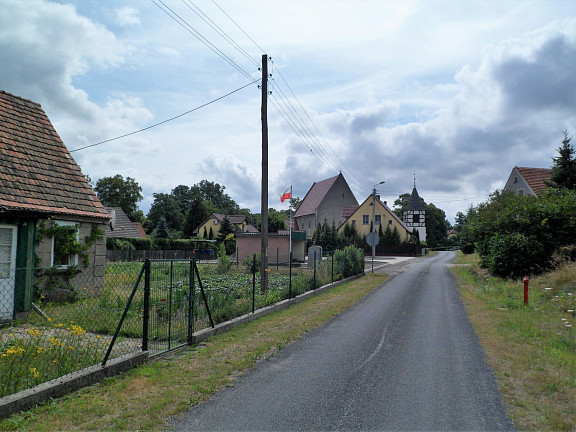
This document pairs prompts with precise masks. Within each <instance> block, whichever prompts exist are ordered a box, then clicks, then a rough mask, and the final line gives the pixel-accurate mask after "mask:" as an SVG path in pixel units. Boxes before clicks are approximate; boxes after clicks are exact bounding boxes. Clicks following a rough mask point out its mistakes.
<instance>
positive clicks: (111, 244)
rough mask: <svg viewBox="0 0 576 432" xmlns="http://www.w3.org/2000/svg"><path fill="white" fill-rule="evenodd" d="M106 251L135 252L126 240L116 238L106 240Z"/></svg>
mask: <svg viewBox="0 0 576 432" xmlns="http://www.w3.org/2000/svg"><path fill="white" fill-rule="evenodd" d="M106 249H108V250H136V248H135V247H134V245H133V244H132V243H131V242H129V241H126V240H123V239H120V238H116V237H108V238H107V239H106Z"/></svg>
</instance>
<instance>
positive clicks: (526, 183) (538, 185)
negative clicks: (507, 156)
mask: <svg viewBox="0 0 576 432" xmlns="http://www.w3.org/2000/svg"><path fill="white" fill-rule="evenodd" d="M551 177H552V170H551V169H549V168H527V167H518V166H516V167H514V168H512V172H511V173H510V176H509V177H508V181H507V182H506V185H505V186H504V190H507V191H512V192H514V193H515V194H516V195H521V196H522V195H523V196H535V197H540V196H541V195H542V192H544V191H545V190H546V189H547V188H548V186H547V185H546V182H548V181H550V178H551Z"/></svg>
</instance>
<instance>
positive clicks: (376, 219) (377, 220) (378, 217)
mask: <svg viewBox="0 0 576 432" xmlns="http://www.w3.org/2000/svg"><path fill="white" fill-rule="evenodd" d="M374 222H375V223H376V225H382V215H376V216H374Z"/></svg>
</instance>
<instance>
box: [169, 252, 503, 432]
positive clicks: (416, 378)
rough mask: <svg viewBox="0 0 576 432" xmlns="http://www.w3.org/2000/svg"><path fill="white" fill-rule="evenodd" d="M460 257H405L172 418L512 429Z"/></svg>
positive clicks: (221, 425) (182, 424)
mask: <svg viewBox="0 0 576 432" xmlns="http://www.w3.org/2000/svg"><path fill="white" fill-rule="evenodd" d="M452 257H453V254H452V253H451V252H444V253H440V254H438V255H437V256H435V257H431V258H425V259H421V260H417V261H414V263H413V264H412V265H406V263H405V264H404V267H403V270H404V272H403V273H400V274H398V275H397V276H395V277H394V278H393V279H392V280H390V281H388V282H387V283H386V284H384V285H383V286H382V287H380V288H379V289H378V290H376V291H375V292H373V293H372V294H370V295H369V296H367V297H366V298H365V299H363V300H362V301H361V302H360V303H358V304H357V305H355V306H354V307H352V308H350V309H348V310H347V311H345V312H344V313H343V314H341V315H340V316H338V317H337V318H335V319H334V320H332V321H330V322H329V323H327V324H325V325H323V326H321V327H320V328H318V329H317V330H315V331H313V332H311V333H309V334H308V335H306V336H305V337H304V338H303V339H301V340H299V341H297V342H295V343H293V344H291V345H289V346H288V347H287V348H285V349H283V350H281V351H280V352H279V353H278V354H276V355H275V356H273V357H271V358H270V359H268V360H265V361H262V362H259V363H258V364H257V365H256V367H254V368H253V369H251V370H250V371H249V372H248V373H247V374H246V375H244V376H243V377H242V378H240V379H239V380H238V381H237V383H236V384H235V386H234V387H230V388H227V389H226V390H223V391H222V392H220V393H218V394H217V395H216V396H215V397H214V398H213V399H212V400H211V401H209V402H207V403H205V404H202V405H199V406H196V407H193V408H192V409H190V410H189V411H187V412H186V413H185V414H184V415H183V416H181V417H179V418H178V419H175V420H174V421H173V422H171V425H172V427H173V428H174V430H202V431H209V430H234V431H238V430H265V431H268V430H280V431H287V430H294V431H313V430H340V431H342V430H450V431H453V430H458V431H460V430H474V431H476V430H510V429H513V428H514V427H513V424H512V422H511V421H510V419H509V418H508V417H507V415H506V412H505V407H504V405H503V402H502V400H501V395H500V393H499V391H498V388H497V384H496V380H495V378H494V375H493V373H492V371H491V370H490V368H489V367H488V366H487V365H486V363H485V361H484V354H483V350H482V348H481V346H480V344H479V342H478V339H477V337H476V335H475V333H474V330H473V329H472V327H471V325H470V323H469V321H468V318H467V315H466V312H465V309H464V306H463V304H462V302H461V300H460V297H459V294H458V291H457V288H456V285H455V283H454V281H453V279H452V277H451V275H450V272H449V271H448V269H447V267H446V264H447V263H448V262H449V261H450V260H451V259H452ZM384 270H385V269H384Z"/></svg>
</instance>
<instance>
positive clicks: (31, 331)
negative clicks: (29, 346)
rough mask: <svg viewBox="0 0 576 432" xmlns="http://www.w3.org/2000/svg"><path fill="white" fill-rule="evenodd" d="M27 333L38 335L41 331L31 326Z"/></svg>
mask: <svg viewBox="0 0 576 432" xmlns="http://www.w3.org/2000/svg"><path fill="white" fill-rule="evenodd" d="M28 334H29V335H30V336H40V335H41V334H42V332H41V331H40V330H38V329H35V328H31V329H30V330H28Z"/></svg>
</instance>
